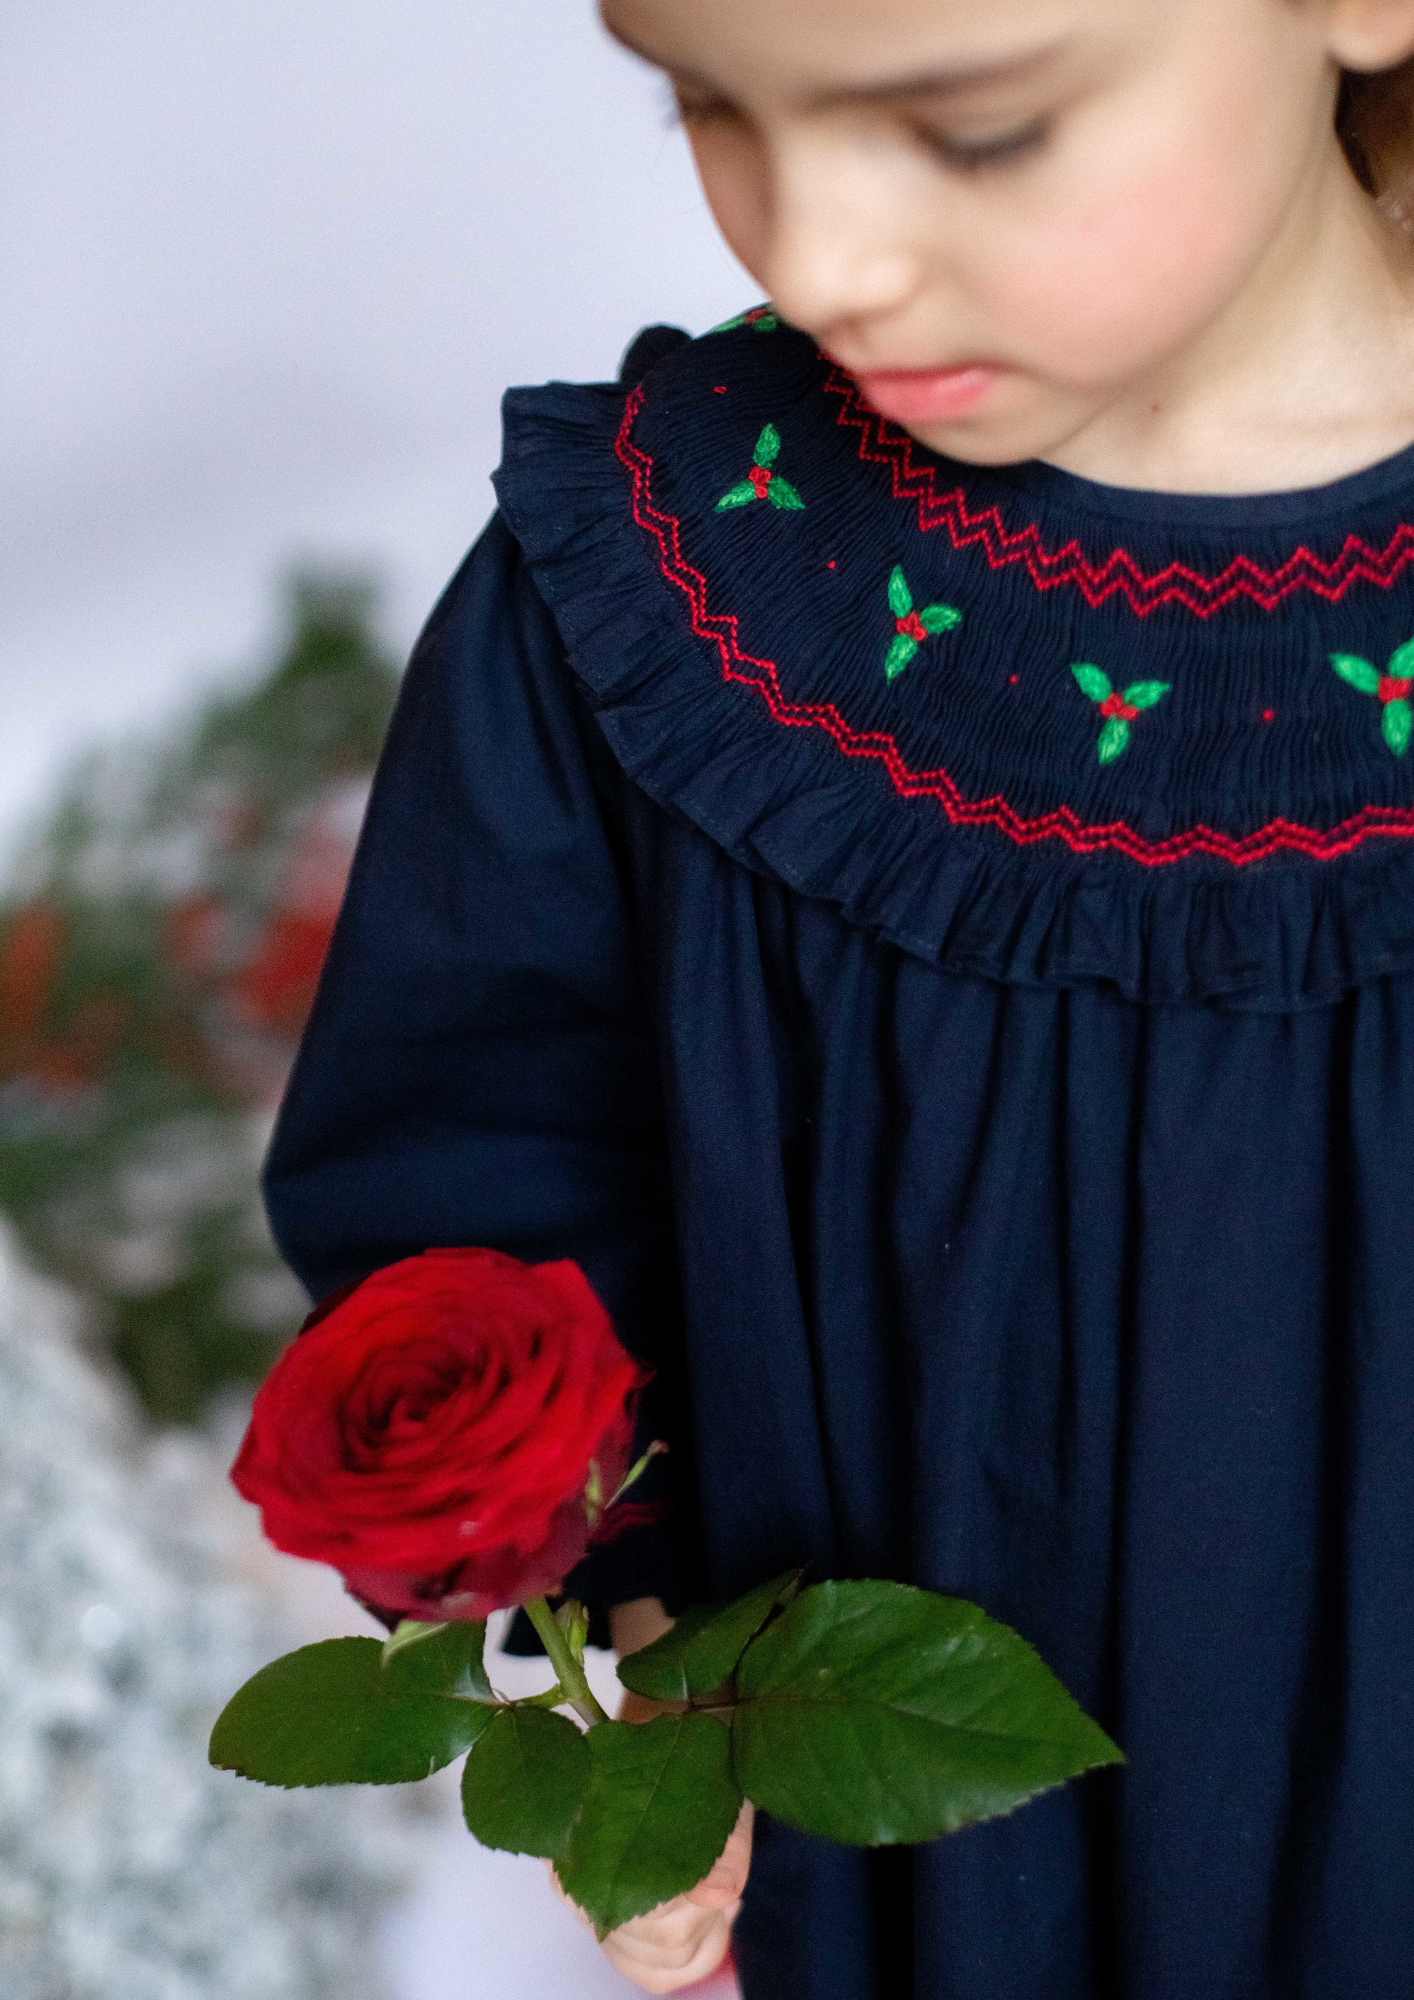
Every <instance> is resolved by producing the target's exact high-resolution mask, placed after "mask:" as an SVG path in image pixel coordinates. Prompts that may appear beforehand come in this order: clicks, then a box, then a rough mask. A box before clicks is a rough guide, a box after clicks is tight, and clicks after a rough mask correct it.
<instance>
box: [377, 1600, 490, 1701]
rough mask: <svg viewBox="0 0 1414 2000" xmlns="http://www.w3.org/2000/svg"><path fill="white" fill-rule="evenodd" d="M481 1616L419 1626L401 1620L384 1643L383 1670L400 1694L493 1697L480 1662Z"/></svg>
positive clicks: (482, 1654) (482, 1643) (483, 1645)
mask: <svg viewBox="0 0 1414 2000" xmlns="http://www.w3.org/2000/svg"><path fill="white" fill-rule="evenodd" d="M485 1651H486V1625H485V1621H484V1620H480V1621H477V1622H472V1621H470V1620H465V1621H462V1620H458V1621H457V1622H456V1623H455V1624H448V1625H418V1624H415V1623H414V1622H413V1620H412V1619H410V1618H408V1619H404V1621H403V1623H402V1624H401V1625H399V1627H398V1628H397V1630H396V1631H395V1632H394V1633H393V1634H392V1635H391V1636H390V1637H389V1638H387V1639H385V1640H384V1641H383V1650H382V1659H383V1671H384V1673H385V1674H387V1675H388V1676H389V1678H390V1680H391V1681H392V1682H393V1684H394V1685H395V1686H397V1687H399V1688H401V1689H402V1690H403V1692H404V1693H407V1694H411V1693H419V1694H454V1695H461V1696H463V1697H465V1698H466V1699H467V1700H469V1701H494V1700H495V1699H496V1696H495V1693H494V1691H493V1689H492V1686H491V1683H490V1681H489V1680H487V1678H486V1668H485V1665H484V1664H483V1662H484V1657H485Z"/></svg>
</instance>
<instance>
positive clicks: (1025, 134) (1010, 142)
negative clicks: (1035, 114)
mask: <svg viewBox="0 0 1414 2000" xmlns="http://www.w3.org/2000/svg"><path fill="white" fill-rule="evenodd" d="M918 136H919V138H920V139H921V140H922V141H923V144H924V145H925V146H926V147H927V148H928V150H929V152H930V153H934V154H936V155H937V156H938V157H939V158H940V159H941V160H943V161H944V163H945V164H946V165H947V166H949V167H951V168H952V169H953V171H954V172H955V173H961V174H976V173H984V172H985V171H986V170H987V168H988V167H1008V166H1010V165H1011V164H1012V162H1013V161H1015V160H1020V159H1024V158H1025V157H1026V155H1027V154H1028V153H1034V152H1035V151H1037V150H1038V148H1040V147H1041V146H1043V145H1044V144H1045V142H1046V140H1047V139H1048V138H1049V136H1050V127H1049V126H1048V125H1047V123H1046V121H1045V120H1044V119H1037V120H1036V122H1035V123H1034V124H1032V125H1026V126H1023V127H1022V128H1021V129H1020V130H1019V131H1016V132H1004V133H1002V134H1001V135H1000V136H999V137H998V138H995V139H977V140H962V139H946V138H944V137H943V136H942V134H941V133H939V132H930V131H928V130H927V129H926V128H924V129H922V130H920V131H919V134H918Z"/></svg>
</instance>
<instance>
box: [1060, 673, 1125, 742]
mask: <svg viewBox="0 0 1414 2000" xmlns="http://www.w3.org/2000/svg"><path fill="white" fill-rule="evenodd" d="M1070 671H1071V672H1072V673H1073V674H1074V676H1075V678H1076V680H1077V681H1078V682H1079V683H1080V691H1081V693H1082V694H1088V695H1089V697H1090V699H1091V701H1108V700H1109V698H1110V696H1111V695H1112V694H1113V693H1114V689H1113V688H1112V687H1111V686H1110V677H1109V675H1108V674H1107V673H1104V672H1102V671H1101V669H1100V668H1099V667H1091V666H1085V665H1081V666H1078V667H1072V668H1071V670H1070ZM1115 754H1116V755H1118V754H1119V753H1118V752H1116V753H1115Z"/></svg>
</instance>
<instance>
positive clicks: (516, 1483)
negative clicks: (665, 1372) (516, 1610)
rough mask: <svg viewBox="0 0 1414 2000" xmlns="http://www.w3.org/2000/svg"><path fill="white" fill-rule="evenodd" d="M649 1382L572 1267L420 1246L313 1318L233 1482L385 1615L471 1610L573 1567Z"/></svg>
mask: <svg viewBox="0 0 1414 2000" xmlns="http://www.w3.org/2000/svg"><path fill="white" fill-rule="evenodd" d="M647 1380H648V1373H647V1371H646V1370H644V1369H642V1368H640V1366H639V1365H638V1363H637V1362H636V1361H634V1360H633V1358H632V1357H631V1356H630V1355H629V1354H627V1353H626V1352H625V1351H624V1349H623V1348H622V1347H621V1346H620V1344H619V1341H618V1338H617V1336H616V1335H615V1333H614V1328H613V1324H612V1322H611V1321H610V1319H609V1316H608V1314H607V1313H606V1312H605V1310H604V1308H603V1306H601V1305H600V1303H599V1301H598V1299H597V1298H596V1297H595V1295H594V1293H593V1291H592V1290H591V1289H590V1285H589V1281H588V1279H587V1278H586V1277H585V1275H584V1273H583V1272H582V1271H581V1270H580V1268H579V1266H578V1265H577V1264H573V1263H569V1262H564V1263H557V1264H534V1265H531V1264H522V1263H520V1262H519V1261H518V1260H517V1259H516V1258H514V1257H507V1256H504V1255H502V1254H501V1253H500V1252H499V1251H495V1250H429V1251H426V1252H425V1253H424V1254H423V1255H421V1256H418V1257H407V1258H404V1259H403V1260H402V1261H401V1262H400V1263H397V1264H390V1265H388V1266H387V1267H386V1268H385V1269H383V1270H381V1271H375V1272H374V1273H373V1274H372V1276H371V1277H368V1278H365V1279H364V1280H363V1282H362V1284H360V1285H357V1286H355V1287H353V1288H352V1289H351V1290H349V1291H348V1292H346V1293H344V1294H342V1295H340V1296H338V1298H337V1300H336V1301H335V1302H334V1303H332V1304H330V1305H326V1307H325V1308H323V1309H322V1310H320V1311H317V1312H315V1313H313V1314H311V1316H310V1318H309V1320H308V1321H307V1322H306V1324H305V1328H304V1330H303V1331H302V1332H301V1334H300V1336H299V1337H298V1339H296V1340H295V1341H294V1342H293V1343H292V1344H291V1345H290V1346H289V1347H287V1348H286V1350H285V1352H284V1353H283V1354H282V1355H281V1356H280V1358H279V1360H278V1361H277V1362H276V1363H275V1366H274V1367H273V1368H272V1369H271V1371H270V1374H269V1375H268V1376H267V1377H266V1379H265V1382H264V1383H263V1384H262V1386H261V1388H260V1389H259V1390H258V1392H257V1394H256V1397H255V1402H254V1406H253V1408H252V1411H251V1419H250V1428H249V1430H248V1431H247V1432H246V1435H245V1440H244V1442H243V1443H242V1445H241V1448H240V1452H239V1454H238V1456H237V1458H236V1462H235V1465H234V1466H233V1468H232V1471H231V1478H232V1480H233V1482H234V1484H235V1486H236V1489H237V1491H238V1492H240V1493H241V1494H242V1495H243V1496H244V1497H245V1498H246V1499H247V1500H251V1501H254V1503H255V1504H256V1505H257V1506H258V1507H259V1508H260V1510H261V1514H262V1518H263V1523H264V1528H265V1533H266V1534H267V1535H268V1536H269V1538H270V1540H271V1541H272V1542H273V1543H274V1544H275V1546H276V1548H279V1549H284V1550H286V1551H287V1552H288V1553H289V1554H290V1555H296V1556H306V1557H309V1558H310V1559H311V1560H313V1561H315V1562H325V1563H330V1564H332V1565H333V1567H334V1568H335V1569H337V1570H339V1571H340V1572H341V1573H342V1575H343V1578H344V1581H345V1582H346V1584H347V1585H348V1587H349V1589H350V1590H351V1591H352V1592H353V1594H354V1596H355V1597H358V1598H360V1599H362V1600H363V1602H364V1603H366V1604H367V1605H368V1606H369V1607H370V1608H371V1609H373V1610H375V1611H377V1612H380V1613H383V1614H386V1616H387V1618H388V1620H389V1621H390V1622H396V1620H397V1619H398V1618H400V1617H401V1618H417V1619H423V1620H427V1621H429V1622H433V1623H435V1622H441V1621H445V1620H449V1619H480V1618H485V1617H486V1616H487V1615H488V1614H489V1613H490V1612H492V1611H494V1610H497V1609H498V1608H500V1607H501V1606H504V1605H512V1604H523V1603H525V1602H526V1600H527V1599H529V1598H532V1597H539V1596H542V1595H545V1594H547V1593H551V1592H554V1591H555V1590H557V1589H558V1587H559V1585H560V1584H561V1583H562V1581H563V1580H564V1577H565V1576H566V1574H567V1573H568V1572H569V1571H570V1570H571V1569H573V1567H574V1565H575V1564H576V1563H577V1562H578V1561H579V1559H580V1557H581V1556H582V1555H583V1553H584V1551H585V1548H586V1546H587V1545H588V1543H589V1540H590V1537H591V1534H592V1533H593V1530H594V1528H595V1527H596V1525H597V1523H598V1520H599V1518H600V1512H601V1497H602V1496H609V1495H612V1494H613V1493H614V1492H615V1490H616V1488H617V1487H618V1485H619V1483H620V1481H621V1480H622V1478H623V1475H624V1473H625V1471H626V1470H627V1467H628V1460H629V1448H630V1444H631V1441H632V1434H633V1420H634V1410H635V1405H636V1402H637V1398H638V1394H639V1391H640V1390H641V1388H642V1387H643V1385H644V1383H645V1382H646V1381H647Z"/></svg>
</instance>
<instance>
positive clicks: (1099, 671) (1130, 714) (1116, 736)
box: [1070, 665, 1173, 764]
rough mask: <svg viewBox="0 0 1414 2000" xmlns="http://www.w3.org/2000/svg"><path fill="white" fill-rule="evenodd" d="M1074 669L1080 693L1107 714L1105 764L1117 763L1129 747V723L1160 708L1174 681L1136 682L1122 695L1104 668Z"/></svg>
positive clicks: (1102, 749)
mask: <svg viewBox="0 0 1414 2000" xmlns="http://www.w3.org/2000/svg"><path fill="white" fill-rule="evenodd" d="M1070 671H1071V672H1072V673H1073V674H1074V676H1075V679H1076V683H1077V685H1078V686H1079V688H1080V692H1081V693H1082V694H1085V695H1088V696H1089V697H1090V699H1091V701H1093V702H1094V704H1095V706H1096V708H1098V709H1099V711H1100V714H1101V715H1102V716H1103V717H1104V720H1105V726H1104V728H1103V729H1102V730H1101V731H1100V744H1099V755H1100V762H1101V763H1102V764H1113V762H1114V760H1115V758H1116V757H1122V756H1123V755H1124V753H1125V751H1126V750H1127V749H1128V748H1129V725H1130V724H1131V723H1132V722H1137V721H1138V720H1139V717H1140V715H1141V714H1142V713H1143V711H1144V710H1145V709H1146V708H1155V707H1157V706H1158V704H1159V703H1160V702H1161V701H1162V700H1163V698H1164V696H1165V695H1166V694H1167V693H1168V691H1169V689H1170V687H1171V686H1172V685H1173V683H1172V682H1171V681H1134V682H1132V683H1131V684H1130V686H1128V687H1127V688H1126V689H1125V690H1124V692H1123V694H1118V693H1116V691H1115V689H1114V687H1113V686H1112V685H1111V682H1110V677H1109V675H1108V674H1107V673H1106V672H1105V671H1104V670H1103V668H1101V667H1092V666H1088V665H1081V666H1074V667H1072V668H1071V670H1070Z"/></svg>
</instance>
